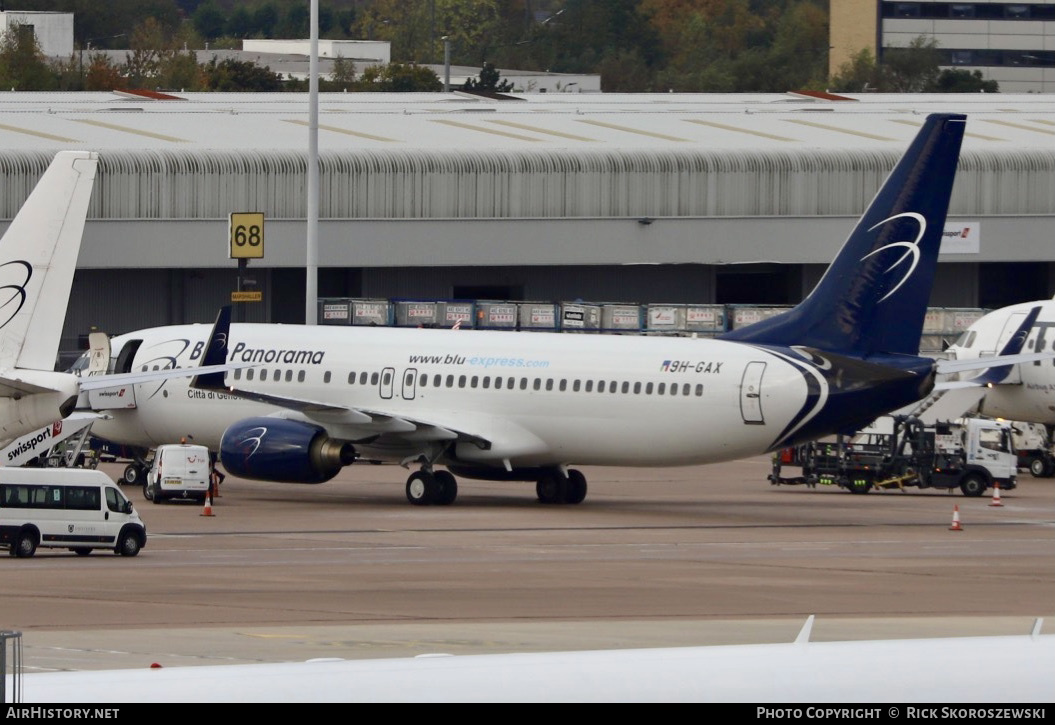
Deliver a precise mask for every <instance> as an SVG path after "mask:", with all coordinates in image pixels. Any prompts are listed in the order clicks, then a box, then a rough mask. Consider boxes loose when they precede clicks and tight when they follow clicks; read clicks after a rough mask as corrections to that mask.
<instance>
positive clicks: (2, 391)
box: [0, 371, 58, 399]
mask: <svg viewBox="0 0 1055 725" xmlns="http://www.w3.org/2000/svg"><path fill="white" fill-rule="evenodd" d="M9 372H15V371H9ZM55 392H58V391H57V390H56V389H55V388H49V387H47V386H45V385H37V384H35V383H31V382H29V381H28V380H24V379H23V378H21V377H17V375H16V376H12V375H10V374H7V375H0V398H16V399H17V398H21V397H22V396H24V395H36V394H38V393H55Z"/></svg>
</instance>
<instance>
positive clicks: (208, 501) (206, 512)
mask: <svg viewBox="0 0 1055 725" xmlns="http://www.w3.org/2000/svg"><path fill="white" fill-rule="evenodd" d="M201 515H202V516H213V515H214V514H213V512H212V495H211V494H208V493H207V494H205V508H204V509H203V510H202V512H201Z"/></svg>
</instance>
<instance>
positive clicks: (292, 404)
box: [197, 386, 491, 448]
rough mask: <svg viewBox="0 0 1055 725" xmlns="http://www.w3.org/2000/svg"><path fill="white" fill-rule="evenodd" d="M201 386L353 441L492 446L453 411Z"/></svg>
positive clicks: (480, 428)
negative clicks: (414, 412)
mask: <svg viewBox="0 0 1055 725" xmlns="http://www.w3.org/2000/svg"><path fill="white" fill-rule="evenodd" d="M197 387H201V386H197ZM202 389H207V390H218V391H219V392H223V393H224V394H225V395H230V396H232V397H235V398H242V399H243V400H252V401H255V402H257V403H264V404H266V405H271V406H275V407H278V408H283V409H285V410H287V411H290V412H296V413H299V414H300V415H299V416H297V417H298V418H300V419H302V420H305V421H307V422H312V423H317V424H318V425H321V426H323V427H324V428H326V429H327V431H329V432H330V434H331V435H333V436H334V437H337V438H343V439H346V440H351V441H356V440H363V439H366V438H374V437H376V436H378V435H382V434H384V435H389V436H393V437H396V438H400V439H403V440H406V441H416V442H423V441H452V440H458V439H462V440H472V441H474V442H475V443H477V444H478V445H480V446H482V447H484V448H489V447H490V445H491V441H490V438H489V436H485V435H483V434H482V431H483V430H484V429H485V426H483V425H466V424H467V423H469V421H467V420H465V419H464V418H462V419H461V420H460V421H457V420H454V418H457V417H458V416H457V414H452V415H453V417H452V419H451V420H442V421H441V420H438V419H437V420H433V419H431V416H430V419H425V418H421V417H418V416H413V417H411V416H404V415H395V414H392V413H390V412H387V411H384V410H380V409H377V408H349V407H346V406H340V405H333V404H332V403H324V402H321V401H318V400H307V399H304V398H290V397H285V396H279V395H269V394H266V393H259V392H255V391H252V390H243V389H241V388H234V387H224V388H219V389H215V388H202ZM281 417H286V418H289V417H291V416H288V415H284V416H281Z"/></svg>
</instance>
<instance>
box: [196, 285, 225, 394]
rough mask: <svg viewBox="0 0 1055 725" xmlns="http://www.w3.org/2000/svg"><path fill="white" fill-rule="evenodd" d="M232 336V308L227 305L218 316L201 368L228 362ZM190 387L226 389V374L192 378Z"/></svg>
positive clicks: (219, 373) (207, 374)
mask: <svg viewBox="0 0 1055 725" xmlns="http://www.w3.org/2000/svg"><path fill="white" fill-rule="evenodd" d="M230 336H231V306H230V305H225V306H224V307H221V308H220V311H219V312H218V313H217V314H216V322H215V323H213V326H212V331H211V332H210V333H209V345H208V347H206V348H205V354H204V355H202V358H201V367H203V368H204V367H207V366H210V365H224V364H225V363H226V362H227V341H228V340H229V339H230ZM190 386H191V387H192V388H200V389H204V390H221V389H223V387H224V373H223V372H214V373H205V374H203V375H195V376H194V377H193V378H191V382H190Z"/></svg>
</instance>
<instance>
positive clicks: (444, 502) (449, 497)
mask: <svg viewBox="0 0 1055 725" xmlns="http://www.w3.org/2000/svg"><path fill="white" fill-rule="evenodd" d="M432 476H433V478H434V479H435V481H436V484H437V488H438V491H437V495H436V501H435V502H436V504H438V505H440V506H450V505H451V504H452V503H454V499H456V498H458V479H456V478H455V477H454V474H453V473H451V472H450V471H436V472H435V473H433V474H432Z"/></svg>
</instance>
